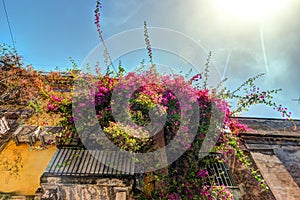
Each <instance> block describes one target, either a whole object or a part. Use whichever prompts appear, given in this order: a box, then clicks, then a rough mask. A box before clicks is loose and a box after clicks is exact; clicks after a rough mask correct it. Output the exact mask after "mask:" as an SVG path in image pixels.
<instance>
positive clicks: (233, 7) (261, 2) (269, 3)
mask: <svg viewBox="0 0 300 200" xmlns="http://www.w3.org/2000/svg"><path fill="white" fill-rule="evenodd" d="M291 1H292V0H215V3H216V5H217V7H219V10H221V11H222V12H226V14H230V15H232V16H234V17H239V18H248V19H263V18H266V17H268V16H270V15H272V14H274V13H275V12H277V11H279V10H281V9H282V8H284V7H285V6H287V5H288V4H289V3H290V2H291ZM219 12H220V11H219Z"/></svg>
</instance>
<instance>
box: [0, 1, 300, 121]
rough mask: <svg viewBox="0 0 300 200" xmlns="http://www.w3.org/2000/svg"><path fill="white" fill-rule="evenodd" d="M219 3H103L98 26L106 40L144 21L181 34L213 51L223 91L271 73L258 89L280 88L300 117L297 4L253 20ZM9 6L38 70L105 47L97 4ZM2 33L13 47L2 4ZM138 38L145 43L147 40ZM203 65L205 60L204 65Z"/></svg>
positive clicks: (268, 112)
mask: <svg viewBox="0 0 300 200" xmlns="http://www.w3.org/2000/svg"><path fill="white" fill-rule="evenodd" d="M215 1H217V0H187V1H180V0H164V1H154V0H127V1H121V0H114V1H107V0H103V9H102V17H101V25H102V29H103V34H104V38H105V39H108V38H110V37H112V36H114V35H115V34H118V33H120V32H122V31H126V30H131V29H134V28H142V27H143V22H144V20H146V21H147V22H148V26H149V27H161V28H168V29H172V30H175V31H179V32H180V33H182V34H184V35H186V36H187V37H189V38H191V39H192V40H193V41H195V42H196V43H198V44H199V45H200V46H202V47H203V48H204V49H205V50H207V51H212V54H213V61H214V63H215V65H216V68H217V69H218V71H219V72H220V73H221V74H223V73H224V71H225V73H224V74H225V77H228V78H229V81H228V82H227V83H226V85H227V86H228V87H230V88H235V87H236V86H238V85H239V84H241V83H242V82H243V81H244V80H245V79H246V78H248V77H250V76H255V75H256V74H258V73H260V72H265V73H267V75H266V76H265V77H263V78H262V79H261V80H260V81H259V82H258V83H259V85H260V86H261V88H262V89H268V88H282V89H283V92H281V93H280V94H279V95H278V97H277V101H278V102H282V103H283V104H284V105H287V106H288V107H289V108H290V110H291V111H292V112H293V113H294V116H295V117H296V118H300V109H299V108H300V105H298V103H297V102H295V101H292V99H297V98H299V97H300V91H299V90H300V87H299V84H298V77H299V72H300V68H299V63H300V56H299V53H300V49H299V48H300V47H299V44H300V37H299V35H300V22H299V20H298V19H299V18H300V16H299V15H300V2H299V1H298V2H297V1H296V0H294V1H292V2H291V3H290V5H286V6H285V7H282V8H281V9H280V10H278V11H276V13H275V12H274V13H272V14H270V15H269V16H267V17H265V18H264V19H253V18H251V17H249V18H245V17H242V16H238V15H234V14H233V13H230V12H232V10H230V11H229V10H226V9H225V8H224V7H221V6H217V5H216V3H215ZM224 1H225V0H224ZM227 1H232V0H227ZM5 3H6V8H7V11H8V15H9V20H10V23H11V28H12V33H13V37H14V40H15V45H16V48H17V50H18V51H19V53H20V54H21V55H22V56H23V57H24V60H25V62H26V63H27V64H29V63H31V64H33V66H34V67H35V68H36V69H40V70H46V71H49V70H53V69H54V68H55V66H59V67H60V68H62V69H65V68H67V67H71V63H70V61H69V57H70V56H71V57H72V58H73V59H74V60H75V61H76V62H77V63H78V64H81V63H83V62H84V59H85V58H86V56H87V55H89V53H90V52H91V51H92V49H93V48H95V47H96V46H97V45H98V44H99V42H100V41H99V38H98V35H97V32H96V28H95V25H94V13H93V11H94V8H95V1H93V0H90V1H82V0H81V1H79V0H60V1H59V0H51V1H41V0H22V1H20V0H5ZM266 9H268V8H266ZM253 12H255V11H253ZM266 12H267V11H266ZM0 30H1V32H0V42H1V43H7V44H10V45H11V44H12V41H11V38H10V34H9V29H8V26H7V22H6V18H5V13H4V9H3V5H2V2H1V6H0ZM260 31H261V32H260ZM261 33H263V39H264V47H265V55H266V58H267V66H266V63H265V61H266V60H265V57H264V54H263V48H262V43H261V39H262V35H261ZM150 37H151V32H150ZM136 39H137V40H141V41H142V40H143V35H141V38H136ZM131 40H132V39H131ZM175 42H176V41H174V43H175ZM229 54H230V57H229V62H228V65H227V69H226V70H224V69H225V65H226V60H227V58H228V55H229ZM136 55H138V56H142V55H145V56H146V55H147V54H146V53H145V52H144V54H143V53H141V52H140V53H138V54H136ZM162 55H164V54H163V53H159V51H157V52H156V53H154V58H155V59H156V60H155V61H158V62H160V61H162V60H163V56H162ZM155 56H157V57H155ZM133 57H134V56H132V55H131V56H128V57H127V59H129V60H130V61H128V60H127V61H126V57H124V61H123V62H125V63H126V62H127V63H126V64H127V65H135V64H136V63H139V62H140V61H141V59H142V58H137V59H136V60H135V61H132V59H133ZM145 58H147V57H145ZM165 58H166V56H165ZM164 62H167V61H164ZM170 63H172V61H171V57H170ZM204 63H205V60H204V59H203V62H202V63H200V65H203V64H204ZM131 68H132V67H131ZM248 115H250V116H263V117H265V116H267V117H276V118H277V117H280V114H279V113H276V112H273V111H272V109H265V108H263V107H256V108H255V109H253V110H252V111H251V112H250V114H248Z"/></svg>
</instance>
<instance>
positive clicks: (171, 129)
mask: <svg viewBox="0 0 300 200" xmlns="http://www.w3.org/2000/svg"><path fill="white" fill-rule="evenodd" d="M100 8H101V3H100V1H97V4H96V10H95V24H96V26H97V31H98V34H99V37H100V40H101V41H102V43H103V45H104V47H105V52H104V56H105V60H106V64H107V66H106V67H107V73H106V74H105V75H102V74H100V73H99V69H98V68H97V69H96V72H97V73H96V74H92V73H83V72H80V71H79V70H77V68H76V66H74V70H70V71H69V72H68V74H69V75H71V76H72V79H74V80H76V82H77V84H78V85H79V86H80V85H81V84H82V85H84V84H88V85H89V87H87V88H88V89H87V91H84V92H86V93H84V92H83V93H80V92H78V91H73V92H74V93H75V94H77V95H75V96H76V98H77V100H81V101H79V102H76V101H75V100H74V98H73V97H70V95H66V94H65V93H56V92H54V91H53V90H52V88H51V87H48V86H49V85H47V84H42V83H41V84H40V87H39V89H40V91H39V95H40V96H39V99H38V101H36V102H34V103H33V104H32V106H33V107H34V108H35V109H36V111H39V110H40V111H46V112H47V113H49V114H53V116H55V117H58V118H59V119H60V120H59V125H61V126H63V127H64V130H63V132H62V133H60V135H58V136H59V138H60V143H62V144H70V143H72V141H74V140H79V139H82V140H88V141H92V142H96V143H98V144H100V145H102V146H105V144H103V143H102V141H101V139H99V138H97V137H96V135H93V134H90V135H84V136H83V137H84V138H82V137H81V138H79V136H78V129H80V128H83V127H76V128H75V122H76V121H80V120H81V119H83V118H84V117H85V116H90V115H89V114H90V113H92V112H91V111H90V110H89V108H90V107H89V106H90V105H92V107H93V108H95V115H96V118H97V121H96V124H93V123H91V124H84V125H85V126H90V127H92V128H93V127H95V126H97V125H98V126H99V125H100V127H101V128H102V130H103V131H104V133H105V134H106V136H107V138H109V139H110V141H111V142H112V143H114V144H115V145H116V146H118V147H119V148H121V149H123V150H125V151H129V152H134V153H145V152H152V151H153V150H155V147H154V146H155V142H156V141H155V139H154V137H153V135H152V134H153V133H157V132H159V131H164V140H165V143H166V145H168V144H169V143H171V142H172V141H173V140H174V139H176V140H177V141H178V144H177V146H175V148H173V149H171V151H173V153H174V152H175V153H176V152H180V151H182V150H185V151H184V154H183V155H182V156H181V157H180V158H179V159H178V160H176V161H175V162H173V163H172V164H171V165H170V166H169V167H168V169H167V171H168V173H161V172H156V173H155V178H156V181H157V183H158V185H159V187H158V188H156V190H155V191H152V193H151V194H150V195H148V196H146V197H144V194H142V195H141V196H139V198H141V199H142V198H146V199H151V198H152V199H233V194H232V193H231V192H230V191H229V190H227V189H226V187H225V186H223V185H218V183H214V182H213V181H212V179H213V177H212V176H213V174H210V173H209V171H208V170H207V169H204V168H202V167H203V165H202V164H201V162H203V159H201V156H199V152H202V153H203V152H204V150H206V151H212V152H220V153H223V154H227V153H235V154H236V155H237V156H238V157H239V158H240V160H241V161H243V162H244V163H245V164H246V166H247V167H248V168H249V169H250V170H251V171H252V174H253V176H254V177H256V178H257V180H258V181H260V182H261V184H262V186H263V187H265V188H266V184H265V183H264V182H263V180H262V179H261V177H260V176H259V175H258V174H257V172H256V171H255V170H254V169H253V168H252V166H251V162H250V161H249V159H248V158H247V157H246V156H245V155H244V153H243V151H242V150H241V149H240V148H239V142H240V141H239V140H240V135H239V134H240V133H241V132H245V131H247V130H249V129H248V127H247V126H245V125H243V124H240V123H239V122H238V121H237V120H236V119H234V118H232V117H234V116H235V115H236V114H238V113H240V112H242V111H243V110H247V109H248V108H249V107H250V106H253V105H256V104H265V105H268V106H271V107H273V108H274V109H276V110H278V111H280V112H282V114H283V116H284V117H286V118H287V119H290V117H291V113H289V112H288V111H287V109H286V108H284V107H282V106H281V105H279V106H277V104H276V103H274V102H273V101H272V97H273V94H276V93H277V92H278V91H279V90H266V91H260V90H259V88H257V87H256V86H255V84H254V81H255V80H256V79H257V78H259V77H260V76H261V75H258V76H256V77H254V78H250V79H248V80H247V81H246V82H245V83H243V84H242V85H241V87H239V88H237V89H236V90H235V91H233V92H231V91H230V90H227V89H226V88H221V89H220V87H222V86H221V84H220V85H219V86H217V88H207V79H208V75H209V58H210V54H209V58H208V62H207V64H206V67H205V70H204V72H202V73H198V74H196V75H194V76H193V77H192V78H191V79H189V80H187V79H186V78H184V77H183V76H181V75H161V74H159V73H158V72H157V71H156V69H155V64H154V62H153V55H152V48H151V44H150V39H149V34H148V31H147V26H146V23H144V28H145V31H144V36H145V43H146V49H147V52H148V55H149V59H150V63H151V68H150V70H142V69H138V70H137V71H136V72H129V73H125V72H124V69H122V68H121V67H120V66H119V70H118V71H116V72H115V73H112V72H111V71H110V69H109V68H110V66H112V67H114V66H113V63H112V61H111V59H110V56H109V52H108V50H107V48H106V45H105V41H104V39H103V36H102V30H101V26H100V16H101V15H100ZM7 62H8V64H9V65H11V64H10V63H11V61H10V60H7ZM6 65H7V64H6ZM6 65H4V67H5V66H6ZM54 76H61V75H60V74H55V75H54ZM38 83H39V82H38ZM79 88H80V87H79ZM249 88H250V89H249ZM75 89H76V88H75ZM241 91H242V92H241ZM30 94H31V93H30ZM86 94H88V95H90V94H92V95H94V96H93V97H94V98H93V99H88V98H86V96H85V95H86ZM31 96H32V95H31ZM33 96H35V95H33ZM85 99H87V100H86V101H85ZM228 99H236V100H237V101H236V102H237V105H236V106H235V107H233V106H230V105H229V104H228V103H227V102H228V101H226V100H228ZM74 103H75V104H78V105H76V107H75V108H74V110H73V107H72V104H74ZM195 108H197V109H195ZM195 110H199V112H196V111H195ZM74 113H75V114H76V115H74ZM92 117H94V116H92ZM195 119H196V120H198V121H196V123H194V124H193V122H195V121H193V120H195ZM220 119H221V120H220ZM88 120H89V119H87V120H86V121H88ZM290 120H291V119H290ZM191 124H192V125H191ZM211 126H213V127H215V128H214V129H210V127H211ZM208 136H209V138H211V139H212V142H214V144H215V145H214V147H213V149H203V148H202V147H204V146H205V142H207V141H206V140H205V139H206V138H208ZM85 137H86V138H85ZM214 138H216V140H215V141H214ZM167 159H168V155H167ZM209 162H223V161H222V160H210V161H209Z"/></svg>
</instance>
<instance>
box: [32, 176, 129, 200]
mask: <svg viewBox="0 0 300 200" xmlns="http://www.w3.org/2000/svg"><path fill="white" fill-rule="evenodd" d="M91 179H93V180H91ZM72 180H73V181H72ZM79 182H80V183H79ZM132 187H133V180H130V179H126V178H124V179H116V178H98V179H95V178H88V177H84V178H83V177H81V178H79V177H73V178H71V177H68V178H67V180H66V179H64V177H43V178H42V183H41V191H40V194H37V197H36V199H37V200H77V199H78V200H90V199H97V200H98V199H99V200H131V199H132Z"/></svg>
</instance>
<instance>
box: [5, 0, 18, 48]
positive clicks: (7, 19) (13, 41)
mask: <svg viewBox="0 0 300 200" xmlns="http://www.w3.org/2000/svg"><path fill="white" fill-rule="evenodd" d="M2 3H3V9H4V12H5V16H6V21H7V25H8V29H9V33H10V38H11V40H12V45H13V47H14V49H15V50H16V46H15V40H14V37H13V34H12V29H11V25H10V22H9V18H8V13H7V9H6V5H5V1H4V0H2Z"/></svg>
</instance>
